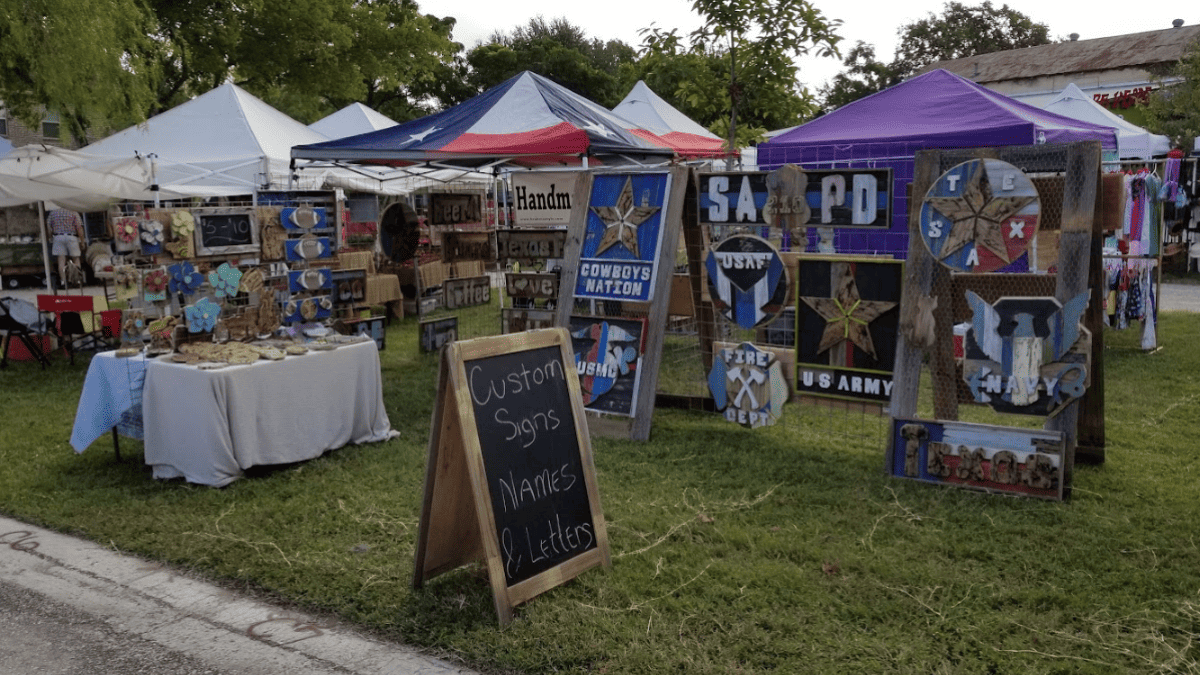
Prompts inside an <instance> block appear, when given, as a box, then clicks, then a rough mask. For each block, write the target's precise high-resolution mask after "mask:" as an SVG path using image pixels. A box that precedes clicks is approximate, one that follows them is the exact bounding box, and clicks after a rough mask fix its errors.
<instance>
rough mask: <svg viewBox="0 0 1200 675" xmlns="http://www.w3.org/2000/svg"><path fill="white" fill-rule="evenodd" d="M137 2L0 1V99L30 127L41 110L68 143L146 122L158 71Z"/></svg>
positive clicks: (147, 22) (147, 24) (35, 124)
mask: <svg viewBox="0 0 1200 675" xmlns="http://www.w3.org/2000/svg"><path fill="white" fill-rule="evenodd" d="M151 25H152V23H151V22H150V20H149V17H148V15H147V13H146V12H145V10H144V7H143V6H142V4H141V3H140V2H138V0H0V100H3V101H4V102H5V104H6V106H7V107H8V109H9V111H10V112H11V114H12V115H13V116H14V117H16V118H18V119H20V120H21V121H22V122H23V123H24V124H25V125H26V126H29V127H30V128H34V129H36V128H38V126H39V125H40V123H41V120H42V117H43V111H50V112H51V113H55V114H57V115H58V116H59V120H60V124H61V129H62V133H63V136H64V138H66V137H68V136H69V137H73V138H75V139H76V140H79V141H82V139H83V138H84V136H85V133H86V131H87V129H88V128H89V127H90V126H96V127H99V128H101V129H104V128H110V127H112V128H120V127H121V126H124V125H126V124H132V123H134V122H137V121H140V120H142V119H144V117H145V111H146V110H147V108H148V107H149V106H150V104H151V101H152V100H153V90H154V84H155V81H156V77H157V75H158V70H157V68H156V64H155V63H153V62H150V61H148V60H147V59H146V58H145V54H146V50H147V47H148V45H149V40H148V38H147V37H146V35H147V34H148V33H149V32H150V30H149V27H150V26H151Z"/></svg>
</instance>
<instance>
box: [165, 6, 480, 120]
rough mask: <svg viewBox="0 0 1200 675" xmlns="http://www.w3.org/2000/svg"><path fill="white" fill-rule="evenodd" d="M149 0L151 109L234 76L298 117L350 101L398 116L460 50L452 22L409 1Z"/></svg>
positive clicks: (411, 110)
mask: <svg viewBox="0 0 1200 675" xmlns="http://www.w3.org/2000/svg"><path fill="white" fill-rule="evenodd" d="M153 2H154V3H155V5H154V11H155V16H157V17H158V19H159V25H160V30H159V31H158V34H159V35H160V36H161V39H160V40H159V41H158V43H157V49H158V52H157V56H158V58H159V59H160V60H161V62H162V63H163V71H164V73H165V74H166V76H165V77H164V79H163V83H162V86H161V87H160V90H159V102H158V105H159V110H165V109H168V108H170V107H172V106H175V105H178V104H179V103H181V102H182V101H184V100H187V99H188V98H190V97H192V96H195V95H196V94H199V93H203V92H205V91H207V90H209V89H211V88H213V87H215V86H217V85H219V84H221V83H223V82H225V81H226V80H227V79H230V78H233V80H234V81H235V82H237V83H238V85H239V86H242V87H244V88H245V89H246V90H247V91H249V92H251V93H253V94H255V95H256V96H259V97H260V98H262V99H263V100H265V101H266V102H267V103H270V104H272V105H274V106H275V107H277V108H279V109H281V110H283V111H284V112H286V113H288V114H289V115H291V116H293V117H295V118H297V119H299V120H301V121H306V122H311V121H313V120H316V119H318V118H320V117H322V116H324V115H327V114H329V113H331V112H333V111H335V110H338V109H340V108H342V107H344V106H346V105H348V104H350V103H353V102H356V101H358V102H362V103H364V104H365V105H368V106H370V107H372V108H375V109H376V110H378V111H379V112H381V113H383V114H385V115H388V116H390V117H393V118H394V119H397V120H405V119H409V118H411V117H414V116H417V115H418V114H424V112H426V111H424V110H423V109H422V108H420V107H419V105H420V99H421V98H422V97H423V96H424V95H425V93H426V92H427V89H428V87H429V82H428V80H429V78H430V77H431V76H432V75H433V74H434V73H436V72H438V69H439V67H440V66H441V64H442V63H443V62H445V61H449V60H450V59H452V58H453V56H454V54H455V53H456V52H457V51H458V50H459V49H460V46H459V45H457V44H456V43H454V42H453V41H451V39H450V31H451V30H452V28H453V26H454V22H453V20H452V19H439V18H437V17H434V16H430V15H424V14H421V13H420V11H419V9H418V7H417V4H416V3H415V2H413V0H370V1H367V2H360V1H356V0H251V2H247V3H232V2H229V1H228V0H210V1H209V2H207V3H179V2H173V1H171V0H153Z"/></svg>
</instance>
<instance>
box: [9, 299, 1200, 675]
mask: <svg viewBox="0 0 1200 675" xmlns="http://www.w3.org/2000/svg"><path fill="white" fill-rule="evenodd" d="M416 326H417V324H416V321H415V320H412V319H408V320H405V321H403V322H397V323H394V324H393V325H392V327H391V328H389V332H388V336H387V349H386V350H385V351H384V352H382V353H381V358H382V364H383V365H382V367H383V376H384V387H385V389H384V398H385V400H386V402H387V405H388V415H389V416H390V418H391V422H392V425H393V426H394V427H395V428H396V429H398V430H399V431H400V432H401V436H400V437H399V438H397V439H395V440H392V441H389V442H387V443H382V444H374V445H368V446H358V447H347V448H343V449H341V450H338V451H335V452H332V453H329V454H327V455H326V456H324V457H322V458H320V459H317V460H313V461H310V462H305V463H302V464H298V465H293V466H289V467H286V468H282V469H277V470H273V471H256V472H252V474H253V475H251V476H248V477H247V478H245V479H243V480H239V481H236V482H235V483H233V484H232V485H230V486H229V487H227V488H224V489H213V488H208V487H200V486H193V485H189V484H186V483H184V482H181V481H168V482H163V481H155V480H153V479H152V478H151V477H150V474H149V470H148V468H147V467H145V466H144V465H143V464H142V456H141V446H140V445H139V444H138V443H137V442H134V441H128V440H124V439H123V441H122V447H121V450H122V454H123V456H125V457H126V458H127V461H125V462H121V463H118V462H116V461H114V457H113V452H112V447H111V440H110V439H109V438H108V437H105V438H103V439H101V440H100V441H98V442H97V443H96V444H95V445H93V447H91V448H90V449H89V450H88V451H87V452H85V453H83V454H82V455H76V454H75V453H74V452H72V450H71V448H70V446H69V445H68V444H67V439H68V437H69V436H70V432H71V425H72V423H73V420H74V411H75V406H76V403H77V401H78V398H79V392H80V389H81V387H82V382H83V376H84V373H85V372H86V370H87V359H86V358H80V359H77V365H76V366H75V367H71V366H69V365H67V363H66V361H65V359H64V358H62V356H61V355H59V356H58V357H56V358H55V361H54V364H53V365H52V366H51V367H50V368H48V369H46V370H45V371H44V372H43V371H42V370H41V369H40V368H39V367H38V366H37V365H36V364H33V363H13V364H11V365H10V366H9V367H8V368H7V369H4V370H0V390H2V391H3V392H4V398H5V410H4V422H3V425H2V426H0V512H4V513H6V514H8V515H10V516H13V517H16V518H19V519H23V520H26V521H29V522H32V523H36V524H38V525H41V526H45V527H49V528H53V529H56V530H60V531H63V532H68V533H72V534H78V535H81V536H84V537H87V538H89V539H92V540H94V541H97V542H100V543H102V544H104V545H107V546H109V547H111V548H113V549H114V550H119V551H127V552H133V553H136V554H139V555H142V556H146V557H149V558H151V559H154V560H159V561H163V562H166V563H170V564H172V565H176V566H179V567H182V568H186V569H188V570H192V571H194V572H196V573H198V574H202V575H204V576H207V577H209V578H212V579H216V580H218V581H220V582H222V583H226V584H229V585H231V586H233V587H237V588H244V589H249V590H253V591H256V592H263V593H268V594H270V595H273V596H275V597H278V598H282V599H284V600H286V601H290V602H294V603H297V604H298V605H301V606H304V607H306V608H309V609H312V610H317V611H323V612H329V613H332V614H336V615H337V617H339V618H341V619H343V620H345V621H348V622H353V623H355V624H358V625H360V626H362V627H364V628H366V629H369V630H371V631H374V632H376V633H377V634H380V635H383V636H385V637H388V638H391V639H395V640H398V641H402V642H405V643H408V644H411V645H415V646H418V647H421V648H425V649H427V650H428V651H430V652H432V653H436V654H439V655H442V656H445V657H448V658H451V659H457V660H459V661H461V662H462V663H464V664H466V665H469V666H471V667H474V668H477V669H480V670H483V671H486V672H518V673H546V672H594V673H612V674H615V673H666V672H679V673H731V672H746V673H750V672H780V673H914V674H918V673H919V674H922V675H928V674H930V673H955V674H958V673H1022V674H1024V673H1097V674H1100V673H1104V674H1109V673H1138V674H1141V673H1198V672H1200V643H1198V640H1200V542H1198V541H1197V537H1198V535H1200V527H1198V525H1197V520H1198V518H1197V516H1200V487H1198V484H1200V442H1197V430H1200V349H1197V346H1196V344H1197V342H1196V341H1197V339H1198V336H1200V314H1181V313H1164V314H1163V315H1162V317H1161V321H1160V325H1159V344H1160V345H1162V346H1163V348H1162V349H1161V350H1159V351H1157V352H1155V353H1152V354H1146V353H1143V352H1142V351H1141V350H1140V349H1138V348H1137V345H1138V338H1139V337H1140V333H1139V332H1138V331H1127V332H1124V333H1114V332H1109V333H1108V334H1107V336H1106V340H1107V342H1108V349H1107V350H1106V353H1105V358H1106V363H1105V368H1106V373H1107V382H1106V385H1107V395H1108V401H1107V440H1108V445H1107V461H1106V462H1105V463H1104V464H1103V465H1100V466H1086V465H1083V466H1078V467H1077V469H1076V475H1075V479H1074V492H1073V497H1072V499H1071V501H1069V502H1066V503H1056V502H1047V501H1038V500H1031V499H1021V498H1015V497H1005V496H994V495H987V494H982V493H976V492H967V491H961V490H955V489H950V488H941V487H933V486H928V485H923V484H918V483H912V482H907V481H899V480H895V479H891V478H888V477H887V476H885V475H884V473H883V470H882V468H883V463H884V462H883V449H882V447H881V445H880V443H879V442H877V440H875V439H878V438H879V436H878V434H864V433H859V432H860V431H861V429H860V427H861V426H862V425H863V421H862V419H861V417H860V416H855V415H839V414H829V413H822V414H814V413H813V412H812V411H811V409H806V408H799V407H797V406H794V405H789V406H788V410H787V411H786V413H785V414H786V415H788V416H789V417H790V418H791V419H789V420H788V421H787V423H785V424H781V425H778V426H776V427H773V428H770V429H760V430H755V431H749V430H746V429H743V428H741V427H738V426H736V425H732V424H728V423H726V422H724V421H723V420H722V419H720V418H719V417H718V416H716V415H705V414H702V413H698V412H687V411H676V410H659V411H658V412H656V413H655V419H654V426H653V432H652V435H651V440H650V441H649V442H647V443H635V442H629V441H614V440H605V439H596V440H595V441H594V449H595V459H596V468H597V473H598V479H599V486H600V495H601V501H602V505H603V509H604V514H605V519H606V521H607V524H608V532H609V539H610V543H611V546H612V556H613V567H612V569H611V570H592V571H589V572H587V573H585V574H583V575H582V576H581V577H579V578H578V579H576V580H574V581H572V582H570V583H568V584H566V585H564V586H561V587H558V588H555V589H553V590H551V591H549V592H547V593H545V594H543V595H541V596H538V597H537V598H535V599H533V600H532V601H530V602H529V603H526V604H525V605H522V606H520V607H518V608H517V618H516V620H515V621H514V622H513V623H512V624H511V625H509V626H507V627H505V628H500V627H499V625H498V622H497V619H496V615H495V611H494V608H493V604H492V597H491V591H490V587H489V586H488V584H487V582H486V579H484V578H483V577H482V576H481V575H480V573H479V570H478V569H465V568H464V569H462V570H458V571H454V572H450V573H447V574H444V575H442V576H440V577H437V578H436V579H434V580H433V581H432V582H430V583H427V584H426V585H425V587H424V588H423V589H421V590H420V591H413V590H412V587H411V578H412V568H413V555H414V547H415V540H416V536H417V524H418V520H419V517H420V504H421V497H422V494H421V492H422V487H423V481H424V471H425V457H426V452H427V447H426V444H427V441H428V437H429V430H428V428H429V420H430V416H431V413H432V409H433V398H434V388H435V372H436V368H435V367H436V363H437V362H436V357H434V356H432V355H423V354H419V353H418V351H417V347H416V341H417V330H416ZM871 424H875V423H873V422H872V423H871ZM839 425H840V426H839ZM868 426H870V424H869V425H868Z"/></svg>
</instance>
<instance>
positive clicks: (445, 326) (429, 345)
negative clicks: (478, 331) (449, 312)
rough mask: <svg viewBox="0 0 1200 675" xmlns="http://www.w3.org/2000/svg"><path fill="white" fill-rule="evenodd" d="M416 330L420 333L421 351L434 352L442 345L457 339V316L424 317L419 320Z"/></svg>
mask: <svg viewBox="0 0 1200 675" xmlns="http://www.w3.org/2000/svg"><path fill="white" fill-rule="evenodd" d="M418 332H419V333H420V335H421V351H423V352H436V351H437V350H439V349H441V348H442V346H443V345H446V344H449V343H451V342H454V341H455V340H457V339H458V317H457V316H451V317H446V318H442V319H426V320H424V321H422V322H421V325H420V328H419V329H418Z"/></svg>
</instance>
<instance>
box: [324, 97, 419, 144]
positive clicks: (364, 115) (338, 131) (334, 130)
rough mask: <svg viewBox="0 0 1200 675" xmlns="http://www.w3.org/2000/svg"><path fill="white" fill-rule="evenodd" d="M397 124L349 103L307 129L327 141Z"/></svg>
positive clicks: (363, 106)
mask: <svg viewBox="0 0 1200 675" xmlns="http://www.w3.org/2000/svg"><path fill="white" fill-rule="evenodd" d="M396 124H398V123H397V122H396V121H395V120H393V119H391V118H390V117H387V116H386V115H382V114H380V113H378V112H376V111H375V110H373V109H372V108H370V107H368V106H365V105H363V104H361V103H351V104H350V105H348V106H346V107H345V108H342V109H341V110H339V111H337V112H335V113H333V114H332V115H328V116H326V117H322V118H321V119H319V120H317V121H316V122H313V123H312V124H310V125H308V128H309V129H312V130H313V131H315V132H317V133H319V134H321V135H323V136H325V137H326V138H329V139H331V140H332V139H335V138H346V137H347V136H357V135H359V134H365V133H367V132H369V131H379V130H380V129H386V128H388V127H394V126H396Z"/></svg>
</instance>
